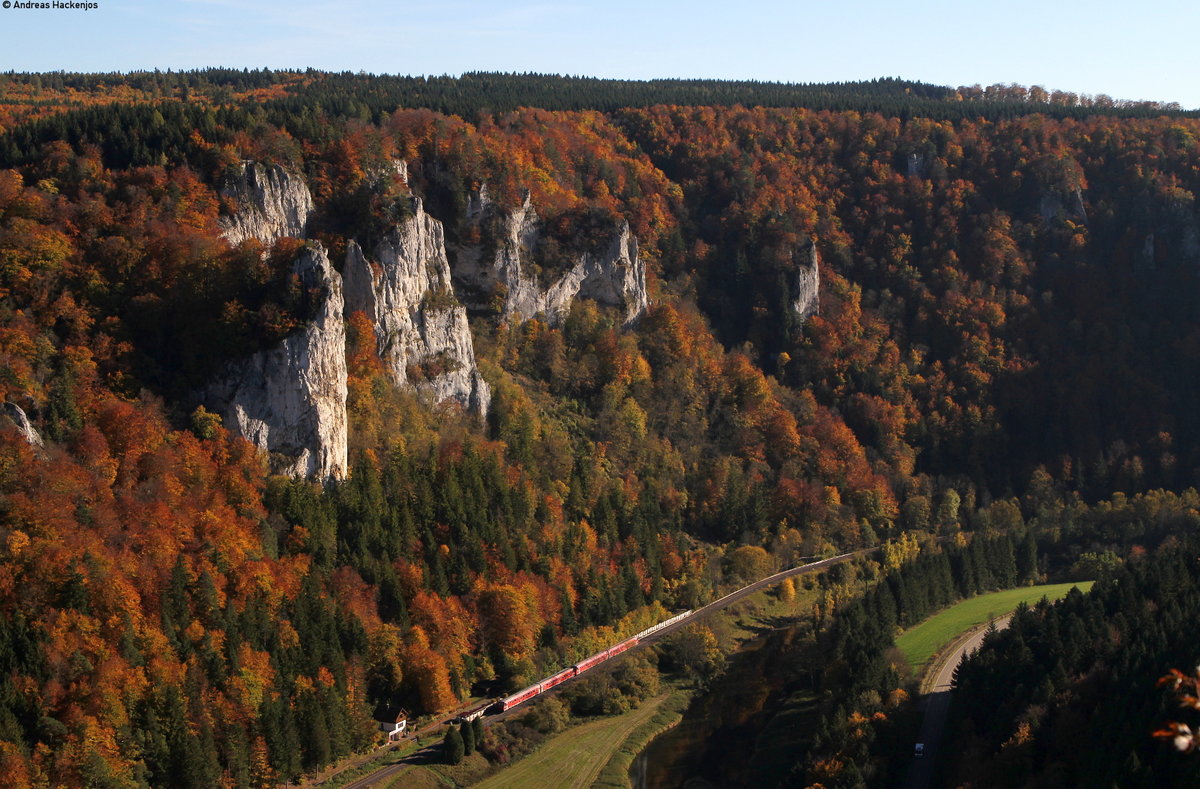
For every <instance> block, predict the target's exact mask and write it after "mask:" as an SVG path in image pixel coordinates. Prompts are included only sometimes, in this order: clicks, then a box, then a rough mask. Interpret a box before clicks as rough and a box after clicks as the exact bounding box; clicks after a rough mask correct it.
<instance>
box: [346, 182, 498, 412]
mask: <svg viewBox="0 0 1200 789" xmlns="http://www.w3.org/2000/svg"><path fill="white" fill-rule="evenodd" d="M343 271H344V274H345V284H346V315H347V316H349V315H351V314H353V313H354V312H358V311H362V312H363V313H365V314H366V315H367V317H368V318H370V319H371V322H372V323H373V324H374V327H375V339H376V346H377V348H378V351H379V355H380V358H382V359H383V361H384V364H385V366H386V368H387V370H388V373H389V374H390V375H391V377H392V380H394V381H395V382H396V383H397V384H399V385H401V386H412V387H414V388H416V389H417V390H418V391H420V392H422V393H425V394H427V395H428V396H429V397H430V398H431V399H432V400H433V401H434V402H438V403H440V402H444V401H447V400H450V401H454V402H457V403H460V404H461V405H462V406H463V407H464V408H467V409H468V410H470V411H473V412H475V413H477V414H480V415H485V414H486V413H487V410H488V407H489V405H490V402H491V391H490V389H489V388H488V385H487V382H485V381H484V380H483V377H482V376H481V375H480V374H479V370H478V368H477V367H476V365H475V346H474V343H473V342H472V339H471V330H470V327H469V326H468V325H467V312H466V309H465V308H464V307H463V305H462V304H461V303H460V302H459V301H458V299H457V297H456V296H455V295H454V290H453V288H452V286H451V282H450V263H449V261H448V260H447V257H446V241H445V235H444V233H443V230H442V223H441V222H439V221H437V220H436V219H434V218H432V217H431V216H429V215H428V214H427V213H425V210H424V208H423V206H422V203H421V201H420V200H419V199H417V198H414V199H413V201H412V214H411V216H410V217H409V218H407V219H405V220H404V221H403V222H401V223H400V224H398V225H397V226H396V227H394V228H393V229H392V230H391V231H390V232H389V233H388V234H387V235H386V236H384V238H383V239H382V240H381V241H380V242H379V243H378V244H376V245H375V247H374V249H373V250H372V251H371V257H370V259H368V257H367V255H366V254H364V252H363V250H362V248H361V247H360V246H359V245H358V244H357V243H355V242H351V243H350V245H349V247H348V248H347V251H346V265H345V266H344V269H343Z"/></svg>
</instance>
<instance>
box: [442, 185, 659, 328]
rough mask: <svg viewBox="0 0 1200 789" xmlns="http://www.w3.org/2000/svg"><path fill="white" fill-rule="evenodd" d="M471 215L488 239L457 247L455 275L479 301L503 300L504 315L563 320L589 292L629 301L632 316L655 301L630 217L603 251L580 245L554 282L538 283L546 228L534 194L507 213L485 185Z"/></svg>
mask: <svg viewBox="0 0 1200 789" xmlns="http://www.w3.org/2000/svg"><path fill="white" fill-rule="evenodd" d="M467 222H468V224H469V225H473V226H474V227H475V228H477V229H479V231H480V234H481V235H482V236H484V237H485V243H483V244H475V245H463V246H461V247H459V248H458V249H457V253H458V254H457V255H456V260H455V267H454V276H455V281H456V283H458V284H459V285H460V287H461V290H462V292H463V293H465V294H471V296H470V297H469V298H471V299H472V302H471V306H472V307H473V308H485V307H492V308H495V307H499V308H500V310H501V312H502V314H503V315H504V316H505V317H506V318H514V319H518V320H519V319H522V318H532V317H534V316H535V315H543V316H545V318H546V319H547V320H548V321H549V322H550V323H557V322H559V321H561V320H562V319H563V318H564V317H566V315H567V313H568V312H569V311H570V309H571V304H572V303H573V302H574V300H575V299H577V298H585V299H593V300H595V301H598V302H600V303H602V304H607V305H610V306H614V307H620V308H622V309H624V311H625V323H626V324H629V323H632V322H634V321H636V320H637V319H638V318H639V317H640V316H641V315H642V313H644V312H645V311H646V308H647V306H648V305H649V299H648V296H647V292H646V266H645V264H644V263H643V262H642V260H641V258H640V257H639V256H638V244H637V239H636V238H634V236H633V233H632V232H630V229H629V223H628V222H623V223H621V225H620V226H619V227H617V228H616V232H615V234H614V235H613V236H612V238H611V239H609V240H608V242H607V243H605V244H601V245H598V246H597V248H598V249H600V250H601V251H599V252H592V251H587V252H582V253H578V254H577V255H575V256H574V260H570V261H565V262H567V263H569V264H570V265H569V267H567V268H566V272H565V273H564V274H561V275H560V276H558V277H557V278H556V279H554V280H553V281H552V282H550V283H549V284H548V285H542V284H540V283H539V282H538V279H537V277H536V276H534V275H533V274H532V273H531V272H530V267H531V266H530V260H531V258H532V254H533V251H534V249H535V248H536V247H537V245H538V242H539V239H540V236H541V231H540V228H539V222H538V216H537V211H536V210H535V209H534V207H533V205H532V203H531V201H530V199H529V197H528V196H526V198H525V202H524V204H523V205H522V206H521V207H520V208H518V209H516V210H515V211H511V212H508V213H504V212H502V211H501V210H500V209H499V207H498V206H496V205H495V204H494V203H492V202H491V200H490V199H489V198H488V194H487V189H486V187H484V188H482V189H480V191H479V193H478V194H475V195H472V196H471V198H470V200H469V202H468V204H467ZM495 300H500V301H502V304H495V303H493V302H494V301H495Z"/></svg>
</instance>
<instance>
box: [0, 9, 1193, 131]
mask: <svg viewBox="0 0 1200 789" xmlns="http://www.w3.org/2000/svg"><path fill="white" fill-rule="evenodd" d="M94 1H95V2H98V3H99V6H100V7H99V9H97V10H93V11H62V10H57V11H56V10H23V9H22V10H17V9H7V10H5V9H0V70H9V69H14V70H18V71H31V70H36V71H44V70H58V69H63V70H67V71H128V70H132V69H153V68H160V69H164V70H165V69H167V68H173V69H185V68H197V67H203V66H215V65H219V66H235V67H239V68H240V67H243V66H248V67H261V66H269V67H272V68H296V67H300V68H303V67H308V66H312V67H315V68H321V69H329V70H336V71H342V70H349V71H368V72H374V73H391V74H459V73H461V72H463V71H475V70H487V71H538V72H548V73H561V74H581V75H587V76H599V77H627V78H651V77H717V78H739V79H740V78H752V79H761V80H777V81H794V82H826V81H842V80H857V79H869V78H871V77H879V76H898V77H904V78H906V79H915V80H923V81H926V82H932V83H936V84H941V85H951V86H957V85H970V84H973V83H980V84H983V85H988V84H992V83H996V82H1003V83H1009V82H1016V83H1020V84H1023V85H1035V84H1036V85H1042V86H1043V87H1046V88H1048V89H1061V90H1068V91H1073V92H1076V93H1090V94H1097V93H1107V94H1109V95H1111V96H1113V97H1114V98H1119V99H1154V100H1159V101H1178V102H1179V103H1180V104H1182V105H1183V106H1184V107H1187V108H1200V63H1198V62H1197V58H1196V56H1195V52H1196V49H1197V47H1196V44H1195V39H1196V35H1197V31H1198V30H1200V4H1197V3H1196V2H1195V1H1194V0H1148V1H1146V2H1141V3H1132V2H1126V3H1119V4H1118V3H1116V2H1107V1H1106V0H1091V1H1090V2H1082V1H1081V0H1059V1H1058V2H1056V0H1039V1H1037V2H1035V1H1034V0H1007V1H1006V2H972V1H971V0H957V1H956V2H950V1H949V0H895V1H894V2H883V1H882V0H842V1H841V2H809V1H808V0H800V1H799V2H792V3H782V2H765V0H741V1H740V2H719V3H718V2H707V0H693V1H692V2H681V1H679V0H666V1H665V2H654V1H653V0H642V2H637V1H636V0H608V1H607V2H603V3H601V2H583V1H581V0H562V2H516V1H514V0H492V1H491V2H465V1H464V0H446V1H445V2H430V1H429V0H412V1H411V2H403V0H401V1H399V2H380V1H379V0H341V2H333V1H332V0H291V1H290V2H288V1H286V0H94Z"/></svg>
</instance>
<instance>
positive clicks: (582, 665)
mask: <svg viewBox="0 0 1200 789" xmlns="http://www.w3.org/2000/svg"><path fill="white" fill-rule="evenodd" d="M691 613H692V612H691V611H684V612H683V613H682V614H676V615H675V616H673V617H671V618H670V619H668V620H666V621H665V622H659V623H658V624H657V625H655V626H653V627H650V628H647V629H645V630H643V631H642V632H640V633H638V634H637V635H636V636H632V637H630V638H627V639H625V640H624V641H620V642H618V643H616V644H613V645H612V646H611V647H609V648H608V649H605V650H601V651H600V652H597V653H596V654H594V655H591V656H589V657H586V658H584V659H583V660H581V661H579V662H578V663H576V664H575V665H573V666H571V667H570V668H564V669H563V670H562V671H560V672H558V673H557V674H554V675H552V676H549V677H547V678H546V679H543V680H542V681H540V682H537V683H535V684H533V685H530V686H529V687H527V688H522V689H521V690H518V691H517V692H516V693H514V694H512V695H511V696H506V697H504V698H502V699H500V700H499V701H497V702H495V704H492V705H490V706H491V708H492V711H494V712H504V711H505V710H511V709H512V708H513V707H515V706H517V705H518V704H523V703H525V702H526V701H529V700H530V699H532V698H533V697H534V696H537V695H538V694H539V693H545V692H546V691H548V690H550V688H552V687H554V686H555V685H558V684H561V683H563V682H566V681H567V680H568V679H571V678H573V677H577V676H579V675H580V674H582V673H583V672H585V671H587V670H588V669H590V668H594V667H596V666H598V665H600V664H601V663H603V662H604V661H606V660H608V659H610V658H614V657H616V656H617V655H619V654H621V653H622V652H624V651H625V650H627V649H630V648H632V647H635V646H637V645H638V643H639V642H640V641H641V640H642V639H643V638H646V637H647V636H649V635H651V634H652V633H656V632H658V631H659V630H662V629H663V628H664V627H666V626H667V625H672V624H674V623H676V622H678V621H679V620H681V619H684V618H685V617H687V616H688V615H690V614H691ZM488 707H489V705H484V707H483V709H487V708H488ZM478 709H480V708H479V707H477V708H476V709H475V710H471V711H470V712H468V713H466V715H471V714H473V713H475V712H476V710H478ZM479 714H480V715H482V714H483V713H482V712H481V713H479ZM466 715H464V716H463V717H464V718H465V717H466ZM476 717H478V715H477V716H476ZM468 720H470V719H469V718H468Z"/></svg>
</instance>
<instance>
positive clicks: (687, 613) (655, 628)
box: [634, 608, 692, 641]
mask: <svg viewBox="0 0 1200 789" xmlns="http://www.w3.org/2000/svg"><path fill="white" fill-rule="evenodd" d="M691 614H692V610H691V609H690V608H689V609H688V610H687V611H684V612H683V613H682V614H676V615H675V616H673V617H671V618H670V619H664V620H663V621H661V622H659V623H658V624H657V625H652V626H651V627H648V628H646V629H645V630H643V631H642V632H640V633H638V634H637V635H636V636H634V638H636V639H638V641H641V640H642V639H643V638H647V637H648V636H652V635H654V634H655V633H657V632H658V631H659V630H662V629H663V628H664V627H670V626H671V625H673V624H675V623H676V622H678V621H679V620H680V619H684V618H686V617H688V616H691Z"/></svg>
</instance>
